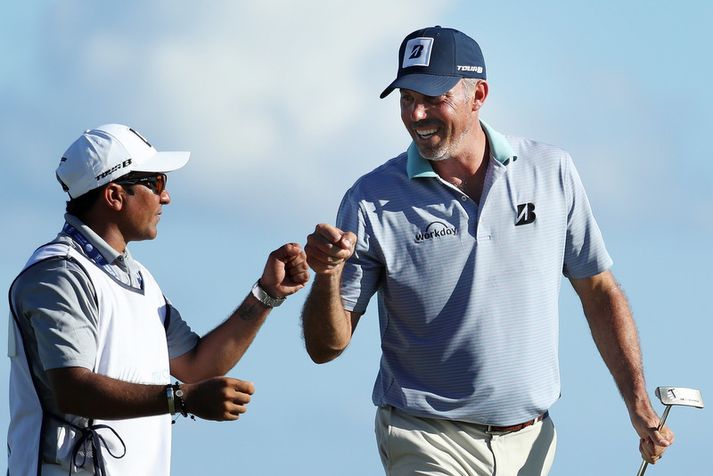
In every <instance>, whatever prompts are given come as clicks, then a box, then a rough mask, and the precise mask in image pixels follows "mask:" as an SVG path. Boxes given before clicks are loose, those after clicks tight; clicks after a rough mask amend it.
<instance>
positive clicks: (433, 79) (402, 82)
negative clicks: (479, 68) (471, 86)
mask: <svg viewBox="0 0 713 476" xmlns="http://www.w3.org/2000/svg"><path fill="white" fill-rule="evenodd" d="M461 79H463V78H461V77H460V76H435V75H432V74H415V73H414V74H407V75H405V76H402V77H400V78H396V80H395V81H394V82H393V83H391V84H389V86H388V87H387V88H386V89H384V92H382V93H381V96H379V97H380V98H381V99H384V98H385V97H386V96H388V95H389V94H391V91H393V90H394V89H396V88H401V89H410V90H412V91H416V92H417V93H421V94H423V95H424V96H440V95H441V94H444V93H446V92H448V91H450V90H451V89H453V86H455V85H456V84H458V81H460V80H461Z"/></svg>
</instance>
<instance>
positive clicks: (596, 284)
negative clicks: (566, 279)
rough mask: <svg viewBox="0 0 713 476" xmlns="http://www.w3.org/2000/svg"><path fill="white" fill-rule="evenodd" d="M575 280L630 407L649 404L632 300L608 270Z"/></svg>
mask: <svg viewBox="0 0 713 476" xmlns="http://www.w3.org/2000/svg"><path fill="white" fill-rule="evenodd" d="M585 284H586V286H585V285H583V284H582V283H580V284H575V289H576V290H577V293H578V294H579V296H580V299H581V300H582V306H583V308H584V313H585V315H586V317H587V321H588V322H589V328H590V330H591V332H592V337H593V338H594V342H595V344H596V346H597V348H598V349H599V353H600V354H601V356H602V359H603V360H604V363H605V364H606V366H607V368H608V369H609V371H610V372H611V374H612V376H613V377H614V381H615V382H616V385H617V387H618V389H619V392H620V393H621V395H622V397H623V398H624V401H625V402H626V405H627V407H628V408H629V411H630V412H631V411H637V407H639V406H640V405H644V406H649V405H650V402H649V399H648V396H647V393H646V383H645V380H644V371H643V364H642V359H641V348H640V345H639V337H638V332H637V330H636V325H635V324H634V319H633V317H632V315H631V310H630V308H629V303H628V302H627V299H626V296H625V295H624V293H623V291H622V290H621V289H620V288H619V285H618V284H617V282H616V280H615V279H614V277H613V276H612V275H611V274H610V273H608V272H606V273H602V275H601V276H598V277H595V278H593V279H592V280H589V281H587V282H585Z"/></svg>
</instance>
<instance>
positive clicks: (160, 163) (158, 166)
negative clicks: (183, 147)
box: [134, 151, 191, 172]
mask: <svg viewBox="0 0 713 476" xmlns="http://www.w3.org/2000/svg"><path fill="white" fill-rule="evenodd" d="M190 156H191V153H190V152H183V151H181V152H157V153H156V154H155V155H153V156H151V158H150V159H147V160H144V161H143V162H141V163H140V164H136V167H135V168H134V170H135V171H137V172H172V171H174V170H178V169H180V168H181V167H183V166H184V165H186V163H187V162H188V158H189V157H190Z"/></svg>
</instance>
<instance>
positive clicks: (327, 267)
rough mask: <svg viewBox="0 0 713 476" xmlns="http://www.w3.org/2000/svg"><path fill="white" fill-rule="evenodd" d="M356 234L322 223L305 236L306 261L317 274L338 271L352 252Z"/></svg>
mask: <svg viewBox="0 0 713 476" xmlns="http://www.w3.org/2000/svg"><path fill="white" fill-rule="evenodd" d="M355 244H356V235H354V233H352V232H350V231H347V232H343V231H342V230H340V229H339V228H336V227H334V226H332V225H326V224H324V223H322V224H319V225H317V226H316V227H315V229H314V232H313V233H312V234H311V235H309V236H308V237H307V245H306V246H305V251H306V252H307V263H308V264H309V266H310V268H312V269H313V270H314V272H315V273H317V274H335V273H339V272H340V271H341V269H342V268H343V267H344V263H345V262H346V260H348V259H349V258H350V257H351V256H352V254H353V253H354V246H355Z"/></svg>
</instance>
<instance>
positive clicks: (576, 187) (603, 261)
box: [563, 155, 612, 278]
mask: <svg viewBox="0 0 713 476" xmlns="http://www.w3.org/2000/svg"><path fill="white" fill-rule="evenodd" d="M564 160H565V161H566V162H565V164H564V167H563V171H564V172H563V180H564V188H565V194H566V197H567V205H568V207H569V209H568V215H567V239H566V242H565V253H564V268H563V273H564V275H565V276H567V277H570V278H586V277H590V276H594V275H596V274H599V273H601V272H603V271H606V270H607V269H609V268H610V267H611V265H612V259H611V257H610V256H609V253H607V250H606V247H605V245H604V239H603V237H602V233H601V231H600V230H599V226H598V225H597V222H596V220H595V219H594V214H593V213H592V209H591V206H590V204H589V199H588V198H587V194H586V192H585V190H584V186H583V185H582V181H581V179H580V177H579V174H578V173H577V170H576V169H575V167H574V163H573V162H572V158H571V157H570V156H569V155H567V156H566V157H565V159H564Z"/></svg>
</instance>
